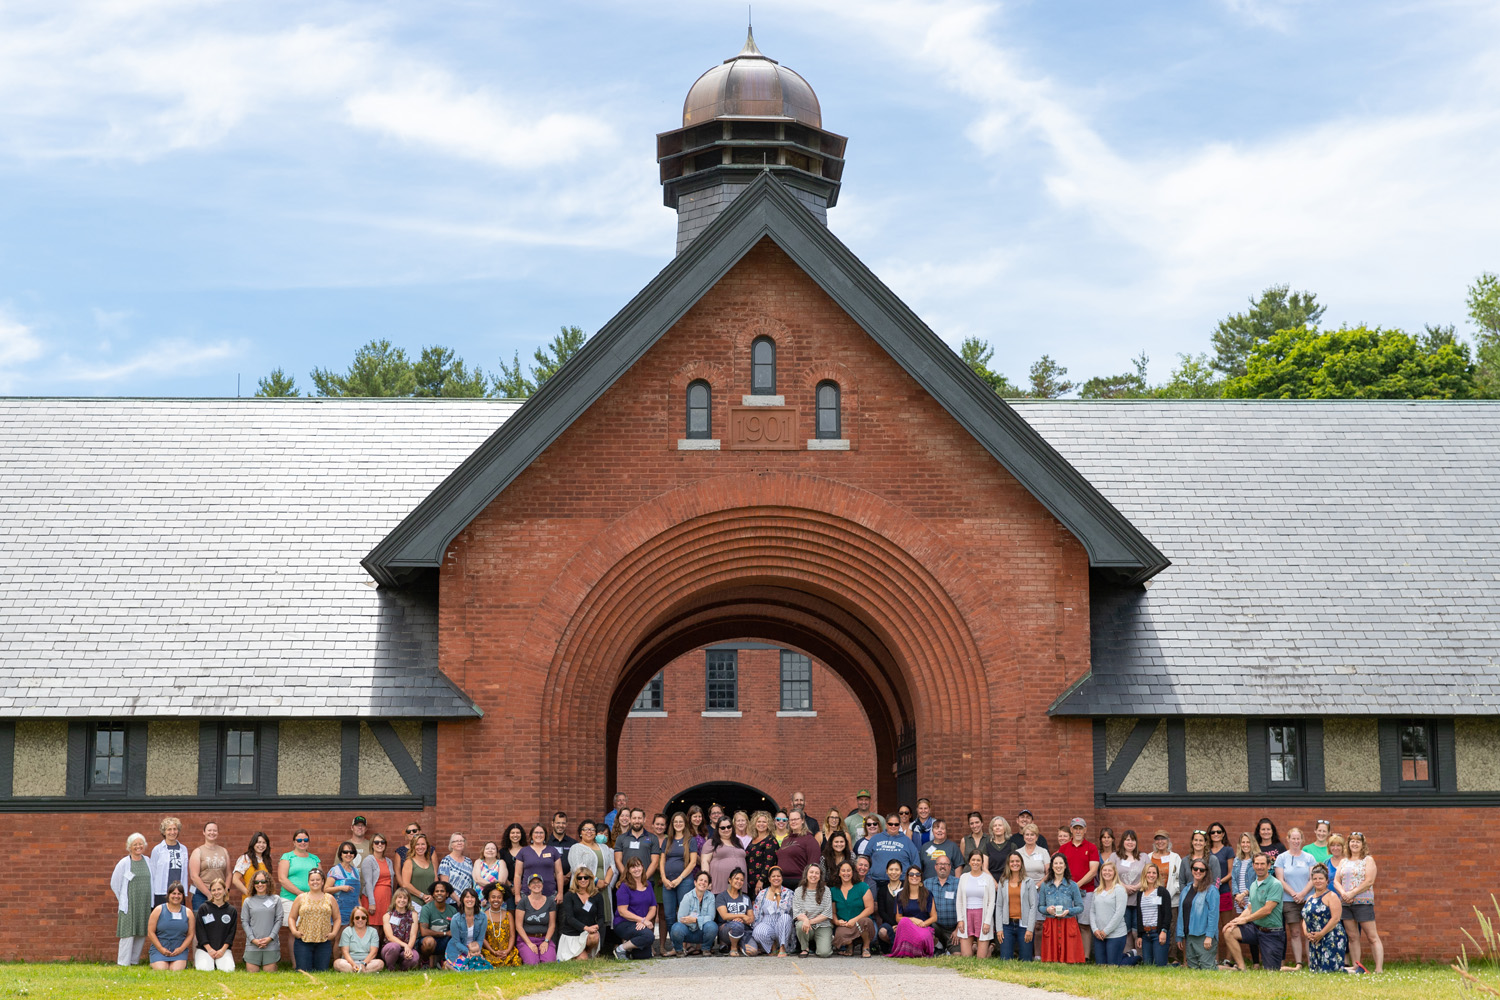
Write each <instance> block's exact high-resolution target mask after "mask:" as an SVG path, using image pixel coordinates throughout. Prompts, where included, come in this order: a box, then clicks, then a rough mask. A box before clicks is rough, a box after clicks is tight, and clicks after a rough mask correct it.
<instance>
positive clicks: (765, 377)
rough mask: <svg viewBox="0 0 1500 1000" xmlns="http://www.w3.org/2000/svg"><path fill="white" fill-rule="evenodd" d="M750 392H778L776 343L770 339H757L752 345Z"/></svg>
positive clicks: (767, 393)
mask: <svg viewBox="0 0 1500 1000" xmlns="http://www.w3.org/2000/svg"><path fill="white" fill-rule="evenodd" d="M750 392H751V394H752V395H754V394H756V393H763V394H765V395H773V394H774V393H775V392H776V345H775V344H773V343H771V342H770V341H769V340H757V341H756V342H755V343H754V344H752V345H751V347H750Z"/></svg>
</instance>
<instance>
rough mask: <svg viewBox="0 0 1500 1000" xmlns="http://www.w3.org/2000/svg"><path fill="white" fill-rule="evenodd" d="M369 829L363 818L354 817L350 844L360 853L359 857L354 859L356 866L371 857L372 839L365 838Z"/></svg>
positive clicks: (351, 825)
mask: <svg viewBox="0 0 1500 1000" xmlns="http://www.w3.org/2000/svg"><path fill="white" fill-rule="evenodd" d="M367 829H369V826H368V824H366V823H365V818H364V817H363V816H356V817H354V822H352V823H350V824H349V843H351V844H353V845H354V849H355V850H356V851H358V852H359V857H357V858H355V859H354V860H355V863H356V864H358V863H359V862H361V861H364V859H365V858H368V857H369V856H370V838H369V837H367V836H365V831H366V830H367Z"/></svg>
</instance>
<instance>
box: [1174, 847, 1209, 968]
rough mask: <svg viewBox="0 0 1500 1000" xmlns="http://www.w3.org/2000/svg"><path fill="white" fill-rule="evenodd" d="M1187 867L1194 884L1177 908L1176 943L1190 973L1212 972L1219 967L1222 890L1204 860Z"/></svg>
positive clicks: (1200, 859) (1192, 862)
mask: <svg viewBox="0 0 1500 1000" xmlns="http://www.w3.org/2000/svg"><path fill="white" fill-rule="evenodd" d="M1204 839H1205V840H1207V835H1206V834H1205V836H1204ZM1184 867H1185V868H1186V869H1187V871H1188V873H1189V874H1190V875H1192V878H1193V881H1192V883H1191V884H1189V885H1188V886H1187V887H1186V888H1185V889H1183V890H1182V898H1181V901H1180V905H1179V906H1178V908H1177V939H1178V940H1179V941H1181V942H1182V950H1183V955H1184V960H1185V961H1184V964H1186V966H1187V967H1188V968H1189V969H1200V970H1206V971H1208V972H1212V971H1213V970H1214V969H1215V968H1217V967H1218V954H1219V887H1218V884H1217V883H1216V882H1215V880H1214V878H1213V874H1212V870H1211V868H1210V867H1209V863H1208V861H1206V860H1204V859H1203V858H1193V859H1192V860H1190V861H1189V862H1187V863H1186V865H1185V866H1184Z"/></svg>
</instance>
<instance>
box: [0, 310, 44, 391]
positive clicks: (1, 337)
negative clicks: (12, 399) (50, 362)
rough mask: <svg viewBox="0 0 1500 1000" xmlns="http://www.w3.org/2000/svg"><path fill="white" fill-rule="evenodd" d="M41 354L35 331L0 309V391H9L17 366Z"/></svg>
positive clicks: (33, 359) (39, 341) (13, 381)
mask: <svg viewBox="0 0 1500 1000" xmlns="http://www.w3.org/2000/svg"><path fill="white" fill-rule="evenodd" d="M41 355H42V341H41V338H40V337H38V336H37V335H36V332H35V331H34V330H33V329H32V328H31V327H29V326H27V325H26V324H24V323H22V322H21V321H20V320H18V319H16V318H15V317H13V316H11V315H10V314H9V313H7V312H6V311H5V310H3V309H0V392H10V391H11V386H12V385H13V384H14V383H15V382H16V381H17V377H16V376H17V368H18V367H19V366H20V365H24V364H25V363H26V362H28V361H35V360H36V359H37V358H39V357H41Z"/></svg>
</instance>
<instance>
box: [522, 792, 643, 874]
mask: <svg viewBox="0 0 1500 1000" xmlns="http://www.w3.org/2000/svg"><path fill="white" fill-rule="evenodd" d="M628 811H629V810H627V812H628ZM525 846H526V828H525V827H523V826H522V825H521V824H520V823H512V824H511V825H510V826H507V827H506V828H505V832H504V833H502V834H501V835H500V857H501V858H503V859H504V860H505V863H506V865H508V866H509V867H510V874H511V876H512V877H513V878H520V872H518V871H516V864H517V858H519V857H520V855H521V849H522V848H523V847H525ZM521 888H522V887H521V886H517V887H516V891H517V892H520V891H521Z"/></svg>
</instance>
